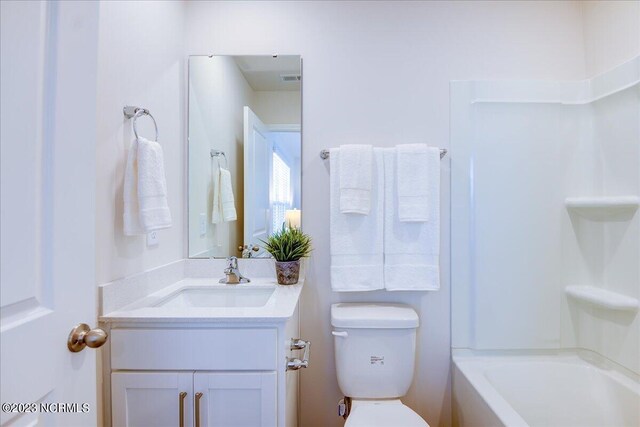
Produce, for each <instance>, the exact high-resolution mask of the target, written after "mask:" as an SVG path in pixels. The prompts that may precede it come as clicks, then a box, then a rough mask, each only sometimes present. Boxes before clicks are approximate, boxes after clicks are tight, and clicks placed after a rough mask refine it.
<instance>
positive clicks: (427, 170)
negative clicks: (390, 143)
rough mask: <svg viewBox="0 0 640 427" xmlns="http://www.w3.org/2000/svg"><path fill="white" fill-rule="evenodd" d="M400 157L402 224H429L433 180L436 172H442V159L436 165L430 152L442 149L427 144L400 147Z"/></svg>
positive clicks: (398, 161) (398, 172) (399, 196)
mask: <svg viewBox="0 0 640 427" xmlns="http://www.w3.org/2000/svg"><path fill="white" fill-rule="evenodd" d="M396 150H397V151H396V155H397V170H396V178H397V181H396V182H397V189H398V218H399V219H400V221H402V222H413V221H429V211H430V207H429V202H430V199H431V198H430V196H429V190H430V188H431V185H430V183H429V177H430V176H431V172H434V173H435V171H433V170H432V169H433V168H434V167H435V168H437V169H438V176H440V175H439V171H440V158H439V157H438V162H437V163H436V164H435V165H433V164H431V163H432V162H430V161H429V159H430V158H431V157H432V156H431V154H430V153H432V152H433V151H437V152H438V155H439V154H440V149H439V148H433V147H429V146H427V145H426V144H404V145H398V146H396Z"/></svg>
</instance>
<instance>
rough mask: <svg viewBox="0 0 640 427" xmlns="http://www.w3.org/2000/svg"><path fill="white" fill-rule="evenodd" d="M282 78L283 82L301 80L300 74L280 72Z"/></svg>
mask: <svg viewBox="0 0 640 427" xmlns="http://www.w3.org/2000/svg"><path fill="white" fill-rule="evenodd" d="M280 80H282V81H283V82H299V81H300V74H280Z"/></svg>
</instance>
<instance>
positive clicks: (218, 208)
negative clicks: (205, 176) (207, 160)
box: [211, 166, 223, 224]
mask: <svg viewBox="0 0 640 427" xmlns="http://www.w3.org/2000/svg"><path fill="white" fill-rule="evenodd" d="M211 185H212V188H213V191H212V193H213V203H212V205H211V223H213V224H219V223H221V222H222V221H223V220H222V203H221V202H220V200H221V194H220V193H221V191H220V166H218V167H214V168H213V172H212V173H211Z"/></svg>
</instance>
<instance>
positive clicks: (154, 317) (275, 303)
mask: <svg viewBox="0 0 640 427" xmlns="http://www.w3.org/2000/svg"><path fill="white" fill-rule="evenodd" d="M303 283H304V282H303V281H300V282H299V283H298V284H296V285H287V286H283V285H278V284H277V282H276V281H275V280H274V279H273V278H255V279H252V281H251V283H249V284H238V285H224V284H219V283H218V279H217V278H216V279H214V278H197V279H194V278H186V279H183V280H180V281H178V282H176V283H173V284H171V285H168V286H166V287H164V288H162V289H160V290H158V291H156V292H153V293H151V294H149V295H147V296H145V297H143V298H140V299H138V300H137V301H135V302H132V303H131V304H128V305H126V306H124V307H122V308H120V309H118V310H115V311H112V312H109V313H106V314H104V315H103V316H100V321H102V322H107V323H132V322H144V323H148V322H162V323H168V322H170V323H173V322H190V323H193V322H212V321H213V322H271V323H273V322H280V321H286V320H287V319H289V318H290V317H291V316H292V315H293V314H294V312H295V309H296V306H297V304H298V300H299V298H300V292H301V291H302V286H303ZM243 286H251V287H254V288H255V287H265V288H273V287H274V286H275V290H274V292H273V294H272V295H271V296H270V297H269V299H268V301H267V303H266V304H265V305H264V306H262V307H163V306H156V305H157V304H159V303H161V302H162V301H163V300H165V299H166V298H168V297H170V296H171V295H174V294H176V293H178V292H180V291H181V290H183V289H185V288H199V289H205V288H214V287H215V288H227V287H234V288H236V289H238V288H241V287H243Z"/></svg>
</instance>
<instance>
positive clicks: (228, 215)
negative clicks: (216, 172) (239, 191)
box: [220, 168, 237, 222]
mask: <svg viewBox="0 0 640 427" xmlns="http://www.w3.org/2000/svg"><path fill="white" fill-rule="evenodd" d="M220 204H221V206H222V220H223V221H225V222H230V221H235V220H236V219H237V215H236V206H235V199H234V197H233V188H232V187H231V172H229V171H228V170H227V169H223V168H220Z"/></svg>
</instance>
